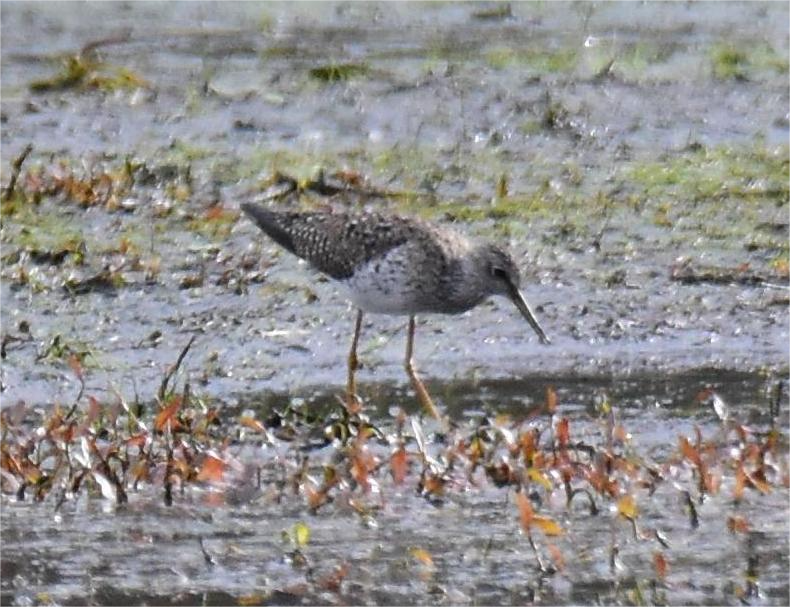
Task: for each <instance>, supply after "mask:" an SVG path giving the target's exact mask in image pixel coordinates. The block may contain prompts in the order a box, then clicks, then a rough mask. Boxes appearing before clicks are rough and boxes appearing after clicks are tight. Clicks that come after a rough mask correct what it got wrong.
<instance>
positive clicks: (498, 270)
mask: <svg viewBox="0 0 790 607" xmlns="http://www.w3.org/2000/svg"><path fill="white" fill-rule="evenodd" d="M491 273H492V274H493V275H494V276H496V277H497V278H501V279H502V280H505V279H506V278H507V272H505V270H503V269H502V268H496V267H495V268H493V269H492V270H491Z"/></svg>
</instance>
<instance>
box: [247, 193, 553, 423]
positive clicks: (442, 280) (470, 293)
mask: <svg viewBox="0 0 790 607" xmlns="http://www.w3.org/2000/svg"><path fill="white" fill-rule="evenodd" d="M241 208H242V210H243V211H244V212H245V213H246V214H247V215H249V216H250V218H252V219H253V220H254V221H255V223H257V224H258V227H260V228H261V229H262V230H263V231H264V232H265V233H266V234H268V235H269V237H271V238H272V239H273V240H274V241H275V242H277V243H278V244H280V245H281V246H283V247H285V248H286V249H287V250H288V251H290V252H291V253H293V254H295V255H297V256H298V257H301V258H302V259H304V260H306V261H308V262H309V263H310V264H311V265H312V266H313V267H314V268H315V269H317V270H319V271H320V272H323V273H324V274H326V275H328V276H329V277H330V278H333V279H334V280H335V281H337V282H338V283H339V284H340V285H341V286H342V287H344V290H345V291H346V293H347V295H348V297H349V299H350V300H351V301H352V302H353V304H354V305H355V306H356V308H357V318H356V324H355V326H354V337H353V339H352V341H351V350H350V352H349V355H348V385H347V395H348V399H349V402H356V400H357V397H356V382H355V372H356V370H357V367H358V359H357V344H358V342H359V333H360V329H361V328H362V315H363V312H373V313H382V314H391V315H404V316H408V317H409V331H408V337H407V340H406V358H405V367H406V372H407V373H408V375H409V379H410V380H411V383H412V386H413V387H414V390H415V392H416V393H417V397H418V398H419V400H420V402H421V404H422V405H423V407H425V409H426V410H427V411H428V412H430V413H431V414H432V415H434V416H435V417H438V414H437V412H436V407H435V406H434V404H433V401H432V400H431V397H430V396H429V395H428V392H427V390H426V389H425V386H424V385H423V383H422V381H421V380H420V378H419V376H418V375H417V373H416V371H415V369H414V364H413V360H412V353H413V350H414V326H415V323H414V317H415V315H416V314H420V313H425V312H435V313H441V314H459V313H461V312H465V311H466V310H470V309H471V308H474V307H475V306H477V305H478V304H479V303H481V302H482V301H483V300H484V299H486V298H487V297H489V296H490V295H502V296H505V297H507V298H509V299H510V300H511V301H512V302H513V303H514V304H515V305H516V308H518V310H519V312H521V314H522V315H523V316H524V318H525V319H526V320H527V322H528V323H529V324H530V326H531V327H532V328H533V329H534V331H535V333H537V335H538V337H539V338H540V341H541V342H542V343H544V344H548V343H550V341H549V338H548V337H546V334H545V333H544V332H543V329H542V328H541V326H540V324H538V321H537V319H536V318H535V315H534V314H533V312H532V310H531V309H530V307H529V304H528V303H527V300H526V299H524V296H523V295H522V294H521V291H520V290H519V286H520V283H521V275H520V273H519V271H518V268H517V267H516V264H515V263H514V262H513V258H512V257H511V256H510V254H509V253H507V252H506V251H505V250H504V249H502V248H501V247H499V246H498V245H495V244H492V243H475V242H472V241H471V240H469V239H467V238H466V237H464V236H462V235H461V234H459V233H457V232H455V231H453V230H451V229H448V228H446V227H440V226H436V225H432V224H430V223H427V222H424V221H420V220H418V219H411V218H407V217H400V216H397V215H384V214H379V213H358V214H352V213H330V212H285V211H271V210H269V209H267V208H265V207H262V206H260V205H255V204H249V203H246V204H242V205H241Z"/></svg>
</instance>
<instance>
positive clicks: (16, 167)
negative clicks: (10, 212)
mask: <svg viewBox="0 0 790 607" xmlns="http://www.w3.org/2000/svg"><path fill="white" fill-rule="evenodd" d="M32 151H33V144H32V143H28V144H27V145H26V146H25V149H24V150H22V153H21V154H20V155H19V156H17V157H16V159H15V160H14V162H12V163H11V179H10V180H9V181H8V185H7V186H6V189H5V192H3V200H9V199H10V198H11V196H13V195H14V188H16V180H17V179H19V173H20V172H21V171H22V163H23V162H25V159H26V158H27V157H28V155H29V154H30V152H32Z"/></svg>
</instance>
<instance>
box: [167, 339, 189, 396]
mask: <svg viewBox="0 0 790 607" xmlns="http://www.w3.org/2000/svg"><path fill="white" fill-rule="evenodd" d="M194 341H195V336H194V335H193V336H192V337H191V338H190V339H189V343H188V344H187V345H186V346H185V347H184V349H183V350H181V354H179V355H178V360H176V364H175V365H173V366H172V367H170V369H168V371H167V373H165V376H164V378H162V385H161V386H159V401H160V402H164V400H165V393H166V392H167V384H168V383H170V380H171V379H172V378H173V376H174V375H175V374H176V373H177V372H178V368H179V367H180V366H181V363H182V362H183V361H184V357H185V356H186V355H187V352H189V349H190V348H191V347H192V344H193V343H194Z"/></svg>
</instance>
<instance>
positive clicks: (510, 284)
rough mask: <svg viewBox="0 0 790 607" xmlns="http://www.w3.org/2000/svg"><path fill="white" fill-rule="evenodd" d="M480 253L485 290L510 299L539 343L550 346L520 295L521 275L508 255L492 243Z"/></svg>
mask: <svg viewBox="0 0 790 607" xmlns="http://www.w3.org/2000/svg"><path fill="white" fill-rule="evenodd" d="M480 252H481V255H480V260H481V261H482V264H483V267H482V268H481V269H482V271H483V274H484V275H485V278H484V280H485V283H486V290H487V291H488V292H489V293H491V294H492V295H502V296H504V297H507V298H508V299H510V301H512V302H513V303H514V304H515V306H516V308H518V311H519V312H521V315H522V316H523V317H524V318H525V319H526V321H527V322H528V323H529V325H530V326H531V327H532V329H533V330H534V331H535V333H537V335H538V337H539V338H540V341H541V343H543V344H550V343H551V340H550V339H549V338H548V337H547V336H546V333H545V332H544V331H543V329H542V328H541V326H540V324H539V323H538V321H537V319H536V318H535V314H534V313H533V312H532V309H531V308H530V307H529V304H528V303H527V300H526V299H524V296H523V295H522V294H521V290H520V287H521V273H520V272H519V269H518V267H517V266H516V263H515V262H514V261H513V257H512V256H511V255H510V253H508V252H507V251H506V250H504V249H503V248H501V247H500V246H498V245H495V244H492V243H488V244H484V245H482V246H481V248H480Z"/></svg>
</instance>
